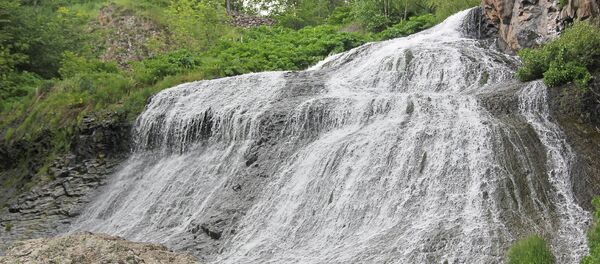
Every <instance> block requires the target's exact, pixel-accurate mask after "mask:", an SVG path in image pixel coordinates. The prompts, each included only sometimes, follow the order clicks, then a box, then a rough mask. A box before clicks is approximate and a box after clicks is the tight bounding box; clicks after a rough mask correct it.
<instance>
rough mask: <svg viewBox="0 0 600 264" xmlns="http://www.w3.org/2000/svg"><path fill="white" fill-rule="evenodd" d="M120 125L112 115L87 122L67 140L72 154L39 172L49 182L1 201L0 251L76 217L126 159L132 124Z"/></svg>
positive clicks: (42, 234) (119, 121)
mask: <svg viewBox="0 0 600 264" xmlns="http://www.w3.org/2000/svg"><path fill="white" fill-rule="evenodd" d="M123 120H124V119H123V118H122V117H119V116H117V115H114V114H107V115H104V116H93V117H92V116H90V117H87V118H85V119H84V120H83V122H82V124H81V125H80V127H79V128H78V131H77V132H76V134H75V136H74V137H73V138H72V140H71V151H70V153H67V154H64V155H62V156H59V157H57V158H55V159H54V160H53V161H52V162H51V163H50V164H49V166H48V168H47V171H46V172H44V173H42V174H44V175H45V176H44V177H46V178H48V179H50V180H49V181H47V182H45V183H43V184H38V185H37V186H35V187H33V188H32V189H31V190H28V191H26V192H22V193H20V194H19V195H16V196H14V197H12V198H10V199H9V200H8V201H3V202H4V203H5V204H6V205H5V207H4V208H2V209H0V252H1V251H3V250H5V249H6V248H7V247H8V246H9V245H10V244H11V243H12V242H13V241H16V240H22V239H29V238H37V237H42V236H49V235H54V234H56V233H57V232H58V231H59V230H60V229H61V228H62V227H63V226H65V225H68V224H69V223H70V222H71V218H73V217H74V216H77V215H79V212H80V210H81V209H82V208H83V206H84V205H85V204H86V203H87V202H88V201H89V196H90V195H92V193H93V191H94V190H96V188H97V187H99V186H102V185H104V184H105V183H106V180H107V177H108V176H109V175H110V174H111V173H113V172H114V171H115V170H116V168H117V167H118V165H119V164H120V162H121V161H122V160H123V159H124V158H125V157H126V156H127V153H128V151H129V130H130V125H129V124H128V123H126V122H124V121H123ZM23 144H24V143H23ZM36 146H37V145H36ZM38 147H39V146H38ZM37 151H39V152H43V151H44V148H41V147H39V149H38V150H37ZM39 161H40V162H43V161H44V159H42V158H40V159H39ZM6 170H9V169H8V168H3V171H2V172H4V171H6ZM34 171H36V172H35V173H37V174H40V172H39V169H35V170H34ZM31 177H34V176H31ZM37 177H40V176H39V175H38V176H37ZM26 178H27V177H26ZM5 191H7V192H10V193H18V192H19V191H18V190H16V189H15V190H5ZM7 197H9V196H7Z"/></svg>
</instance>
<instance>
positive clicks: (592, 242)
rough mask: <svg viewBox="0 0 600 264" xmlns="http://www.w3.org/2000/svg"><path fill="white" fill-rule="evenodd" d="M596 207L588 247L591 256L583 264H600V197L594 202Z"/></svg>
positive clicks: (583, 260)
mask: <svg viewBox="0 0 600 264" xmlns="http://www.w3.org/2000/svg"><path fill="white" fill-rule="evenodd" d="M592 204H593V205H594V208H595V211H594V225H593V226H592V228H591V229H590V231H589V232H588V246H589V248H590V254H589V255H588V256H585V257H584V258H583V259H582V260H581V264H598V263H600V197H596V198H594V200H592Z"/></svg>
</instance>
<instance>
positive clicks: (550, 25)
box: [482, 0, 600, 52]
mask: <svg viewBox="0 0 600 264" xmlns="http://www.w3.org/2000/svg"><path fill="white" fill-rule="evenodd" d="M598 2H599V1H598V0H560V1H559V0H483V1H482V5H483V8H484V10H485V11H484V13H485V17H486V18H487V20H489V21H490V22H491V25H493V26H494V27H496V29H497V30H498V33H499V36H498V37H499V43H498V44H499V45H500V47H501V48H502V49H503V50H505V51H507V52H514V51H517V50H519V49H521V48H527V47H535V46H539V45H541V44H542V43H544V42H546V41H547V40H548V39H551V38H553V37H555V36H557V35H558V34H559V32H560V31H561V30H562V29H563V28H564V27H565V25H566V24H568V23H569V22H571V21H574V20H585V19H590V18H594V17H597V16H598V14H600V9H599V8H598V6H599V5H598Z"/></svg>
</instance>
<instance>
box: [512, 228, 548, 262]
mask: <svg viewBox="0 0 600 264" xmlns="http://www.w3.org/2000/svg"><path fill="white" fill-rule="evenodd" d="M554 262H555V259H554V256H553V255H552V252H551V251H550V248H549V247H548V245H547V244H546V241H544V239H542V238H541V237H539V236H537V235H533V236H529V237H526V238H523V239H521V240H519V241H517V242H515V244H513V245H512V247H511V248H510V249H509V251H508V264H553V263H554Z"/></svg>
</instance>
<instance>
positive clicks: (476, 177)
mask: <svg viewBox="0 0 600 264" xmlns="http://www.w3.org/2000/svg"><path fill="white" fill-rule="evenodd" d="M470 12H473V10H467V11H463V12H460V13H458V14H456V15H454V16H452V17H450V18H448V19H447V20H446V21H445V22H443V23H441V24H439V25H438V26H436V27H434V28H431V29H429V30H426V31H424V32H421V33H417V34H415V35H412V36H409V37H406V38H398V39H393V40H389V41H384V42H376V43H368V44H365V45H363V46H361V47H358V48H356V49H353V50H350V51H348V52H345V53H341V54H337V55H333V56H331V57H329V58H327V59H325V60H324V61H322V62H320V63H319V64H317V65H315V66H314V67H312V68H310V69H308V70H306V71H303V72H266V73H256V74H248V75H242V76H237V77H231V78H225V79H217V80H211V81H199V82H193V83H188V84H183V85H179V86H177V87H173V88H171V89H168V90H165V91H162V92H161V93H159V94H157V95H156V96H154V97H153V98H152V100H151V101H150V102H149V104H148V106H147V108H146V110H145V111H144V113H143V114H142V115H141V116H140V117H139V118H138V120H137V122H136V126H135V129H134V135H135V150H134V153H133V154H132V156H131V157H130V158H129V160H128V161H126V162H125V163H124V164H123V165H122V168H121V169H120V171H119V172H118V173H116V174H115V175H113V177H112V178H111V182H110V183H109V184H108V185H107V186H105V187H104V188H103V189H102V190H101V192H100V193H99V194H98V195H97V196H96V197H95V198H94V200H93V201H92V202H91V204H90V205H89V207H88V208H87V209H86V210H85V211H84V212H83V213H82V214H81V215H80V217H79V218H78V220H77V221H76V222H75V223H74V224H73V226H72V228H71V230H73V231H74V230H89V231H93V232H103V233H108V234H112V235H119V236H123V237H125V238H127V239H131V240H136V241H148V242H158V243H164V244H166V245H168V246H170V247H173V248H175V249H179V250H187V251H190V252H192V253H194V254H197V255H198V256H199V257H200V258H201V259H203V260H205V261H206V262H209V263H442V262H443V261H445V260H448V262H449V263H502V262H503V261H504V258H505V255H506V249H507V247H508V246H509V245H510V244H511V243H512V242H514V241H515V240H516V239H518V238H520V237H523V236H524V235H527V234H531V233H538V234H541V235H543V236H544V237H546V238H549V241H550V242H551V246H552V249H553V251H554V252H555V253H556V255H557V260H558V263H578V261H579V259H580V258H581V256H582V255H583V254H585V253H586V248H587V244H586V241H585V229H586V228H587V223H588V222H589V218H590V216H589V215H588V213H586V212H585V211H583V210H582V209H581V208H580V207H579V206H578V205H577V204H576V203H575V201H574V198H573V193H572V188H571V184H570V179H571V175H570V171H571V169H570V168H571V166H573V162H572V160H573V158H574V154H573V151H572V150H571V149H570V147H569V146H568V144H567V143H566V141H565V139H564V135H563V134H562V132H561V131H560V128H559V127H558V125H556V124H554V123H553V122H552V118H551V117H550V114H549V110H548V106H547V102H546V93H545V87H544V85H543V84H542V83H541V82H533V83H529V84H518V83H517V82H516V81H515V80H514V79H513V75H514V69H515V66H516V65H518V64H519V62H518V60H517V58H515V57H512V56H508V55H505V54H503V53H500V52H498V51H495V50H494V49H492V48H490V47H489V43H487V42H484V41H481V40H477V39H472V38H469V37H467V35H468V34H466V33H468V32H466V29H465V28H467V27H466V25H467V24H468V23H470V21H469V17H470ZM510 85H512V86H519V87H520V89H519V91H518V92H516V94H515V96H516V97H517V101H518V102H517V103H516V104H517V106H516V107H517V109H516V111H515V113H513V114H511V115H506V117H503V118H500V117H498V115H495V114H494V113H492V112H491V111H489V110H488V109H486V108H485V107H484V106H483V105H482V104H481V101H480V97H481V95H482V94H489V93H494V92H495V91H497V90H502V89H504V88H503V87H505V86H510ZM529 136H531V137H529Z"/></svg>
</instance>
